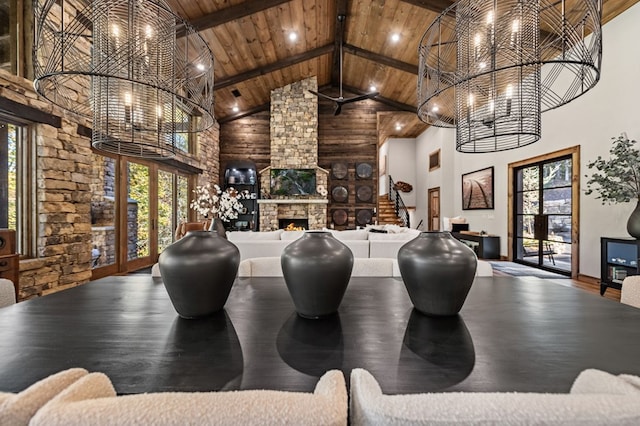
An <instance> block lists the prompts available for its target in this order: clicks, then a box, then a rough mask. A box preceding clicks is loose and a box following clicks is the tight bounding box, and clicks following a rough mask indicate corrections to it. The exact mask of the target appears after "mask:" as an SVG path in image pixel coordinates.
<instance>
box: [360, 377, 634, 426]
mask: <svg viewBox="0 0 640 426" xmlns="http://www.w3.org/2000/svg"><path fill="white" fill-rule="evenodd" d="M639 381H640V378H638V377H636V376H630V375H624V374H622V375H619V376H614V375H612V374H609V373H606V372H604V371H600V370H594V369H589V370H585V371H583V372H582V373H580V374H579V375H578V377H577V378H576V380H575V381H574V382H573V385H572V386H571V390H570V392H569V393H568V394H562V393H533V392H433V393H420V394H407V395H385V394H384V393H382V390H381V388H380V385H379V384H378V382H377V381H376V379H375V378H374V377H373V376H372V375H371V373H369V372H368V371H366V370H363V369H360V368H355V369H353V370H351V383H350V385H351V398H350V401H351V402H350V403H351V408H350V414H349V420H350V424H351V425H353V426H365V425H371V426H377V425H398V426H399V425H403V426H411V425H416V426H418V425H429V424H438V425H448V424H455V425H459V426H462V425H467V426H471V425H505V426H507V425H514V424H518V425H534V424H535V425H543V424H544V425H576V426H577V425H594V426H595V425H614V424H615V425H637V424H640V404H639V401H640V387H638V382H639Z"/></svg>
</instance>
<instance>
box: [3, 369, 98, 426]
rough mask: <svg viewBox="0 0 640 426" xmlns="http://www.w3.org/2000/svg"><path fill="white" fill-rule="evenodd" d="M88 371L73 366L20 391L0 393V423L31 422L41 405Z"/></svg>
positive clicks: (24, 423)
mask: <svg viewBox="0 0 640 426" xmlns="http://www.w3.org/2000/svg"><path fill="white" fill-rule="evenodd" d="M87 373H88V372H87V370H85V369H82V368H71V369H69V370H64V371H61V372H59V373H56V374H52V375H51V376H49V377H47V378H44V379H42V380H40V381H38V382H36V383H34V384H33V385H31V386H29V387H28V388H27V389H25V390H23V391H22V392H20V393H17V394H12V393H0V425H27V424H29V421H30V420H31V418H32V417H33V416H34V415H35V414H36V412H37V411H38V410H39V409H40V407H42V406H43V405H45V404H46V403H47V402H49V400H50V399H52V398H54V397H55V396H56V395H58V394H59V393H60V392H62V391H63V390H64V389H66V388H67V387H68V386H69V385H71V384H72V383H74V382H75V381H77V380H78V379H80V378H81V377H83V376H85V375H87Z"/></svg>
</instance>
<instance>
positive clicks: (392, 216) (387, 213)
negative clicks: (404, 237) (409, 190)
mask: <svg viewBox="0 0 640 426" xmlns="http://www.w3.org/2000/svg"><path fill="white" fill-rule="evenodd" d="M386 224H391V225H400V226H402V220H400V218H399V217H398V216H397V215H396V208H395V205H394V203H393V201H391V200H389V197H388V195H378V225H386Z"/></svg>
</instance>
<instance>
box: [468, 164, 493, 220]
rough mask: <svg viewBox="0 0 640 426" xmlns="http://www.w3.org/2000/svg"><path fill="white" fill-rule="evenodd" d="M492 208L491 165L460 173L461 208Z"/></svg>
mask: <svg viewBox="0 0 640 426" xmlns="http://www.w3.org/2000/svg"><path fill="white" fill-rule="evenodd" d="M482 209H493V166H491V167H487V168H486V169H481V170H476V171H475V172H471V173H466V174H463V175H462V210H482Z"/></svg>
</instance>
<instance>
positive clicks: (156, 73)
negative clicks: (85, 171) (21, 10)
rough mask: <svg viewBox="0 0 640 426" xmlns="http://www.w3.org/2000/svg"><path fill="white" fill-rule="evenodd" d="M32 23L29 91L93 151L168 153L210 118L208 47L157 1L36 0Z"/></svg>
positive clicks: (160, 155) (142, 154)
mask: <svg viewBox="0 0 640 426" xmlns="http://www.w3.org/2000/svg"><path fill="white" fill-rule="evenodd" d="M35 22H36V29H35V30H36V31H35V43H34V52H33V59H34V69H35V80H34V86H35V89H36V91H37V92H38V93H39V94H40V95H42V96H43V97H45V98H46V99H48V100H49V101H51V102H53V103H54V104H57V105H59V106H60V107H62V108H64V109H66V110H69V111H71V112H74V113H77V114H79V115H81V116H84V117H86V118H89V119H92V120H93V127H92V141H91V143H92V145H93V146H94V147H95V148H96V149H98V150H102V151H106V152H111V153H116V154H122V155H128V156H134V157H143V158H156V159H164V158H171V157H173V156H175V153H176V145H177V144H178V143H179V142H180V141H181V140H184V139H185V138H188V135H189V134H190V133H194V132H199V131H202V130H205V129H207V128H209V127H211V126H212V125H213V123H214V118H213V114H212V112H211V111H212V108H213V62H214V60H213V55H212V53H211V50H210V49H209V46H208V45H207V44H206V42H205V41H204V39H203V38H202V37H201V36H200V34H199V33H198V32H197V31H195V30H194V29H193V27H192V26H191V25H189V24H188V23H187V22H186V21H184V20H183V19H182V18H181V17H179V16H178V15H176V14H175V13H174V12H173V11H172V10H171V8H170V7H169V6H168V5H167V4H166V3H165V2H164V0H36V1H35Z"/></svg>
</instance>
